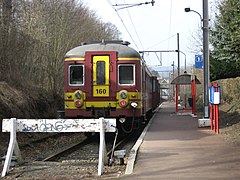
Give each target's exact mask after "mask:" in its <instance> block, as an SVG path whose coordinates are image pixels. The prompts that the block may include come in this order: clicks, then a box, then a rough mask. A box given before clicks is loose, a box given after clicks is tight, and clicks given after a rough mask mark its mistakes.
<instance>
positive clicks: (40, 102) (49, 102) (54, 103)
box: [0, 82, 63, 124]
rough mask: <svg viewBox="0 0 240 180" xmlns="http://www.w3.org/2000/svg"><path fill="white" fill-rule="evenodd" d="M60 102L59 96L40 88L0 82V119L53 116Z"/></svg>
mask: <svg viewBox="0 0 240 180" xmlns="http://www.w3.org/2000/svg"><path fill="white" fill-rule="evenodd" d="M62 104H63V102H61V99H60V97H58V96H56V95H51V94H49V93H47V92H46V91H44V90H42V89H38V88H14V87H13V86H10V85H9V84H8V83H6V82H0V107H1V108H0V119H3V118H12V117H15V118H53V117H56V110H57V109H58V108H60V106H61V105H62ZM0 124H1V123H0Z"/></svg>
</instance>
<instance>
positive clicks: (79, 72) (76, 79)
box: [69, 65, 84, 86]
mask: <svg viewBox="0 0 240 180" xmlns="http://www.w3.org/2000/svg"><path fill="white" fill-rule="evenodd" d="M83 77H84V66H83V65H70V66H69V84H70V85H73V86H74V85H83V84H84V78H83Z"/></svg>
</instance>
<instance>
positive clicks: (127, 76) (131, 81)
mask: <svg viewBox="0 0 240 180" xmlns="http://www.w3.org/2000/svg"><path fill="white" fill-rule="evenodd" d="M118 83H119V85H135V66H134V65H131V64H124V65H119V66H118Z"/></svg>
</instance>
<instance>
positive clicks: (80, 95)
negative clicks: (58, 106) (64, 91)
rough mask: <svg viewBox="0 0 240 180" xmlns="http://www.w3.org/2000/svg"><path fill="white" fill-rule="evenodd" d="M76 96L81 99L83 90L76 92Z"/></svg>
mask: <svg viewBox="0 0 240 180" xmlns="http://www.w3.org/2000/svg"><path fill="white" fill-rule="evenodd" d="M75 97H76V98H77V99H81V98H82V94H81V92H80V91H77V92H76V93H75Z"/></svg>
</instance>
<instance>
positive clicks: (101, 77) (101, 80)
mask: <svg viewBox="0 0 240 180" xmlns="http://www.w3.org/2000/svg"><path fill="white" fill-rule="evenodd" d="M105 74H106V73H105V62H104V61H98V62H97V84H98V85H104V84H105V79H106V78H105Z"/></svg>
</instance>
